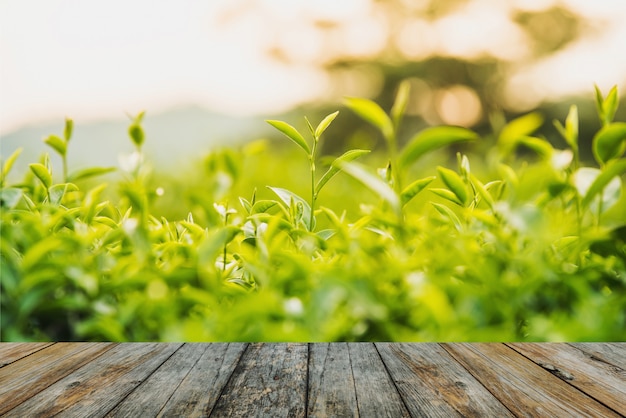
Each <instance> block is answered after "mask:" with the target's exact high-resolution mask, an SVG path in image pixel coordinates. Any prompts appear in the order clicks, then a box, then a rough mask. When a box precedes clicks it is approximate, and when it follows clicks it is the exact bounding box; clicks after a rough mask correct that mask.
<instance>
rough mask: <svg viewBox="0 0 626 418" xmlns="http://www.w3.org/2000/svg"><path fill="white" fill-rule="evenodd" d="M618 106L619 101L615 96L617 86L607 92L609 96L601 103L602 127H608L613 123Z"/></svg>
mask: <svg viewBox="0 0 626 418" xmlns="http://www.w3.org/2000/svg"><path fill="white" fill-rule="evenodd" d="M618 105H619V100H618V96H617V86H613V88H611V90H610V91H609V94H607V95H606V98H605V99H604V103H602V108H603V110H604V125H608V124H610V123H611V122H613V118H614V117H615V112H616V111H617V107H618Z"/></svg>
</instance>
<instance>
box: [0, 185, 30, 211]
mask: <svg viewBox="0 0 626 418" xmlns="http://www.w3.org/2000/svg"><path fill="white" fill-rule="evenodd" d="M23 195H24V191H23V190H22V189H18V188H17V187H6V188H4V189H0V207H1V208H9V209H12V208H14V207H15V206H17V204H18V203H19V201H20V200H21V199H22V196H23Z"/></svg>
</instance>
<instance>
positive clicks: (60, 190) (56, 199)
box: [50, 183, 78, 205]
mask: <svg viewBox="0 0 626 418" xmlns="http://www.w3.org/2000/svg"><path fill="white" fill-rule="evenodd" d="M77 190H78V187H76V185H75V184H73V183H63V184H55V185H54V186H52V187H50V203H52V204H54V205H60V204H61V201H62V200H63V197H64V196H65V194H66V193H67V192H75V191H77Z"/></svg>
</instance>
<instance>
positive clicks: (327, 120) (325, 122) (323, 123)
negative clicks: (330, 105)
mask: <svg viewBox="0 0 626 418" xmlns="http://www.w3.org/2000/svg"><path fill="white" fill-rule="evenodd" d="M338 114H339V111H337V112H334V113H331V114H330V115H328V116H326V117H325V118H324V119H322V121H321V122H320V123H319V125H317V128H315V138H319V137H321V136H322V134H323V133H324V131H325V130H326V128H328V126H329V125H330V124H331V123H332V122H333V121H334V120H335V118H336V117H337V115H338Z"/></svg>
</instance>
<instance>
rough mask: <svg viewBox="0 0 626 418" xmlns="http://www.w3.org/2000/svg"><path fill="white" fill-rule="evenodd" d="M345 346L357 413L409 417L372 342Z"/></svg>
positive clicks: (369, 415) (374, 415) (373, 415)
mask: <svg viewBox="0 0 626 418" xmlns="http://www.w3.org/2000/svg"><path fill="white" fill-rule="evenodd" d="M348 347H349V349H350V362H351V363H352V375H353V376H354V385H355V387H356V398H357V403H358V407H359V415H361V416H364V417H409V416H410V415H409V412H408V411H407V409H406V407H405V405H404V403H403V401H402V399H401V398H400V394H399V393H398V391H397V390H396V387H395V386H394V384H393V382H392V380H391V377H390V376H389V373H387V369H386V368H385V365H384V364H383V361H382V360H381V358H380V354H379V353H378V350H376V347H375V346H374V344H372V343H351V344H349V345H348Z"/></svg>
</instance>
